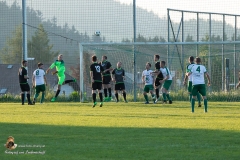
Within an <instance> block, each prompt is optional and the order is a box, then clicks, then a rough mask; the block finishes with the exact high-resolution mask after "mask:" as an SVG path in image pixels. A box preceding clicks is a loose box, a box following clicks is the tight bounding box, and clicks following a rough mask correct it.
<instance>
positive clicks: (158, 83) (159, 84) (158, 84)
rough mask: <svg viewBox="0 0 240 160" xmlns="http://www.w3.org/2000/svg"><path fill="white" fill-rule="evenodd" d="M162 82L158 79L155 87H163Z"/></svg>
mask: <svg viewBox="0 0 240 160" xmlns="http://www.w3.org/2000/svg"><path fill="white" fill-rule="evenodd" d="M159 81H160V80H159V79H156V80H155V86H156V87H158V86H161V85H162V84H161V83H160V82H159Z"/></svg>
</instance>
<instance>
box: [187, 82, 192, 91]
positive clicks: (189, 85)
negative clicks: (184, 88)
mask: <svg viewBox="0 0 240 160" xmlns="http://www.w3.org/2000/svg"><path fill="white" fill-rule="evenodd" d="M188 92H189V93H192V81H188Z"/></svg>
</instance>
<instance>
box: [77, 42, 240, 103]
mask: <svg viewBox="0 0 240 160" xmlns="http://www.w3.org/2000/svg"><path fill="white" fill-rule="evenodd" d="M223 46H224V50H223ZM237 46H239V44H238V42H236V41H235V42H234V43H232V42H191V43H182V42H175V43H159V42H151V43H141V42H137V43H99V44H98V43H96V44H90V43H89V44H88V43H85V44H84V43H83V44H80V70H79V71H80V97H81V98H80V99H81V101H82V102H83V101H85V100H88V101H91V79H90V72H89V71H90V70H89V67H90V65H91V63H92V62H91V56H92V55H96V56H97V57H98V61H99V62H100V61H101V58H102V56H103V55H105V56H107V60H108V61H109V62H110V63H111V64H112V67H113V68H115V67H116V64H117V62H122V68H123V69H124V70H125V72H126V75H125V77H126V80H125V86H126V91H127V93H128V95H129V96H128V98H129V99H130V100H133V101H134V100H136V101H138V100H140V99H141V98H142V97H143V96H142V93H143V87H144V84H143V83H142V80H141V77H142V72H143V70H145V64H146V62H150V63H151V64H152V67H151V69H152V70H155V62H154V55H155V54H159V55H160V60H161V61H162V60H163V61H166V62H167V63H166V66H167V67H168V68H169V69H170V72H171V75H172V77H173V82H172V85H171V88H170V92H171V93H172V94H173V96H174V97H175V100H182V98H185V97H187V96H186V95H187V93H188V92H187V88H186V86H184V85H183V79H184V75H185V71H186V65H187V64H188V57H189V56H194V57H196V56H197V55H196V50H197V49H198V51H199V52H198V57H200V58H201V59H202V64H203V65H204V66H206V68H207V70H208V73H209V74H210V77H211V83H212V85H211V86H210V87H209V88H208V89H207V91H208V94H209V95H212V96H217V95H218V96H220V94H221V93H222V94H223V96H224V94H225V93H227V94H228V95H229V94H230V95H233V94H235V93H233V92H234V91H235V86H236V83H237V82H238V73H237V72H238V70H237V68H238V65H239V54H238V53H239V50H236V48H237ZM226 61H229V65H228V63H227V65H226ZM111 85H112V90H114V84H113V83H112V82H111ZM112 93H113V92H112ZM216 94H217V95H216ZM113 97H114V95H113ZM220 97H221V96H220ZM226 98H227V97H226ZM219 100H222V99H221V98H220V99H219ZM225 100H226V99H225Z"/></svg>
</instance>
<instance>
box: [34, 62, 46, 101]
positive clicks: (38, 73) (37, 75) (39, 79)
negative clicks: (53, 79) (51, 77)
mask: <svg viewBox="0 0 240 160" xmlns="http://www.w3.org/2000/svg"><path fill="white" fill-rule="evenodd" d="M32 84H33V88H35V95H34V99H33V104H35V102H36V99H37V97H38V96H39V93H40V92H42V98H41V100H40V103H43V101H44V95H45V90H46V87H45V85H47V79H46V76H45V71H44V70H43V64H42V63H40V62H39V63H38V69H36V70H35V71H34V72H33V76H32Z"/></svg>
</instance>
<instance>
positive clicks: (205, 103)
mask: <svg viewBox="0 0 240 160" xmlns="http://www.w3.org/2000/svg"><path fill="white" fill-rule="evenodd" d="M204 109H205V112H207V99H204Z"/></svg>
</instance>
